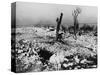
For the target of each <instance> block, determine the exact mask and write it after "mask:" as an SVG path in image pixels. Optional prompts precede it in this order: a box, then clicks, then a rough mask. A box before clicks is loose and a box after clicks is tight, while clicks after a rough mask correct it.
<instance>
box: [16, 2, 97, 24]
mask: <svg viewBox="0 0 100 75" xmlns="http://www.w3.org/2000/svg"><path fill="white" fill-rule="evenodd" d="M76 7H80V8H81V9H82V12H81V14H80V15H79V16H78V19H79V23H97V12H98V11H97V7H94V6H76V5H75V6H74V5H61V4H43V3H42V4H41V3H28V2H17V4H16V21H17V22H16V23H17V25H33V24H37V23H51V24H56V18H57V17H59V16H60V13H61V12H63V14H64V15H63V20H62V24H69V23H73V17H72V10H73V9H75V8H76Z"/></svg>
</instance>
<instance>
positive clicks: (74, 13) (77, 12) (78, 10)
mask: <svg viewBox="0 0 100 75" xmlns="http://www.w3.org/2000/svg"><path fill="white" fill-rule="evenodd" d="M80 13H81V9H80V8H78V7H77V8H76V9H74V10H73V11H72V16H73V18H74V35H75V39H77V36H76V33H77V32H78V30H79V23H78V19H77V17H78V15H79V14H80Z"/></svg>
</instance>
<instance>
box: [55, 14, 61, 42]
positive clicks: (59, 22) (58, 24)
mask: <svg viewBox="0 0 100 75" xmlns="http://www.w3.org/2000/svg"><path fill="white" fill-rule="evenodd" d="M62 17H63V13H61V15H60V18H57V20H56V22H57V28H56V41H58V39H59V37H58V35H59V30H60V25H61V21H62Z"/></svg>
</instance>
